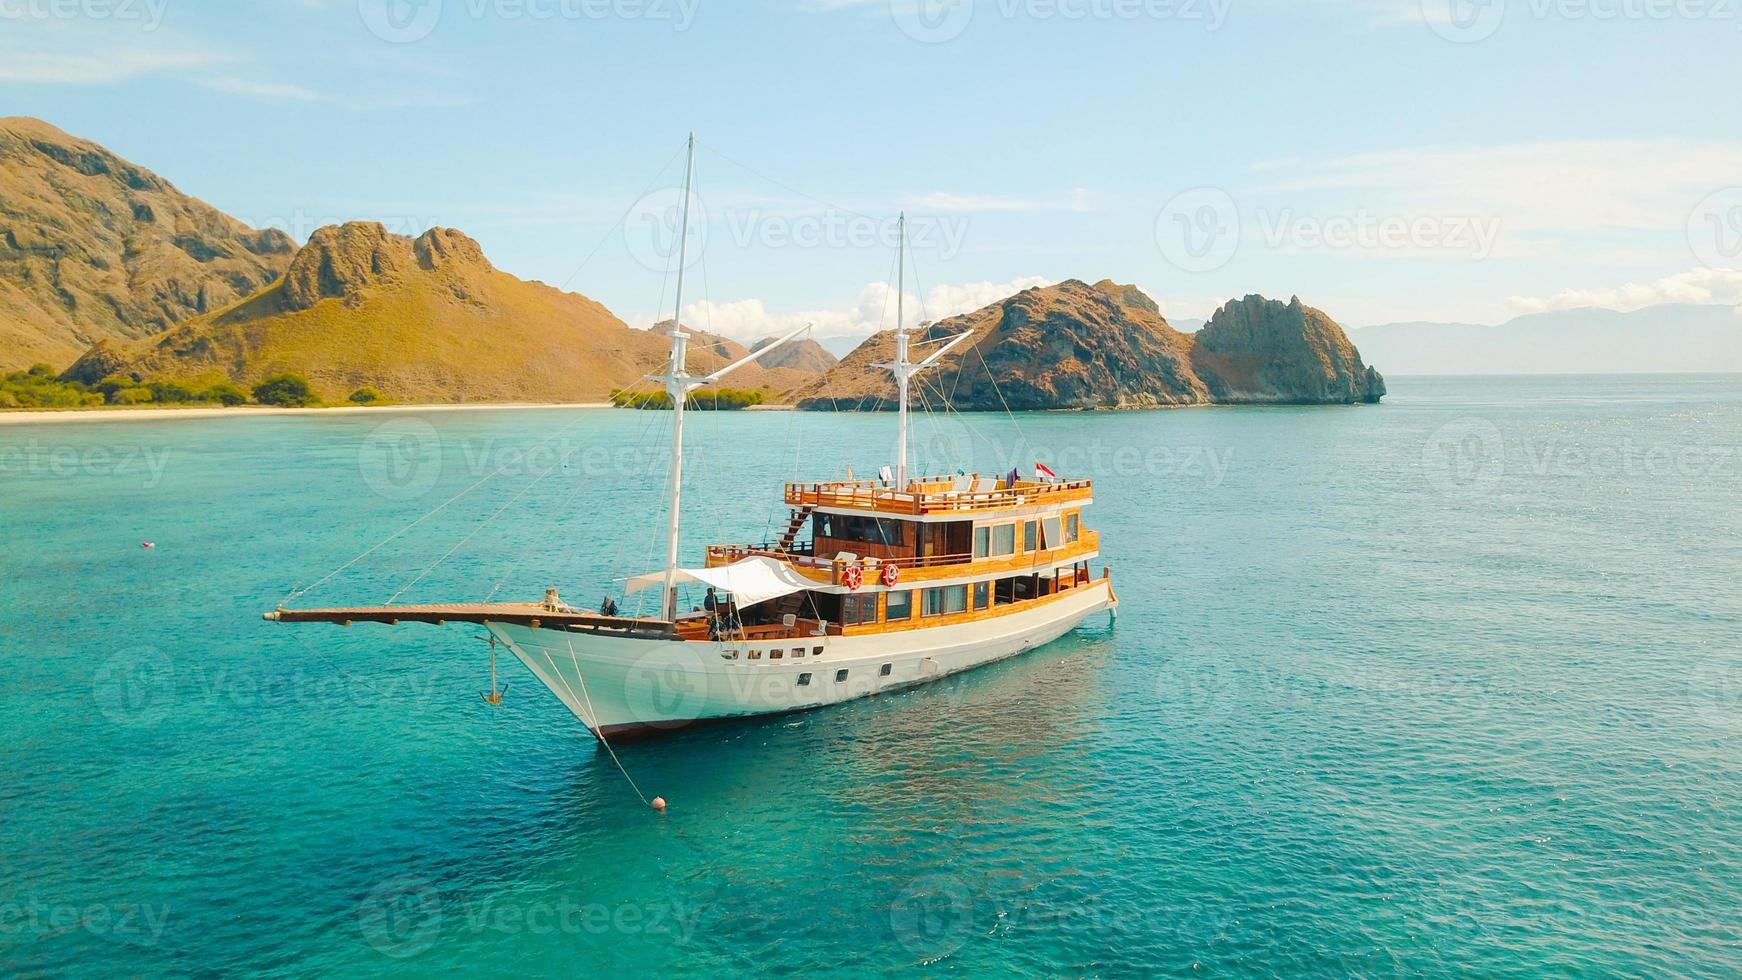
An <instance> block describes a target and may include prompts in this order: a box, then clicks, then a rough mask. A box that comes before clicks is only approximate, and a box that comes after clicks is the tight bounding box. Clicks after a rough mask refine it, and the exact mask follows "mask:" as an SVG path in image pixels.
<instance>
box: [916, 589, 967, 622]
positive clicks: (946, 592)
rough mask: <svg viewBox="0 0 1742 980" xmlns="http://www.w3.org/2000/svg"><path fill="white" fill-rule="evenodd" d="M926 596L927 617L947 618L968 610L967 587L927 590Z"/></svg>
mask: <svg viewBox="0 0 1742 980" xmlns="http://www.w3.org/2000/svg"><path fill="white" fill-rule="evenodd" d="M924 594H925V614H926V615H927V616H947V615H949V614H950V613H959V612H966V611H967V609H968V587H967V586H965V585H950V586H945V587H944V588H941V589H926V590H925V593H924Z"/></svg>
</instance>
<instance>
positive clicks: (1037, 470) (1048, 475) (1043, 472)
mask: <svg viewBox="0 0 1742 980" xmlns="http://www.w3.org/2000/svg"><path fill="white" fill-rule="evenodd" d="M1034 475H1035V476H1038V477H1040V478H1041V479H1043V480H1047V481H1049V482H1050V481H1052V480H1056V479H1058V478H1059V475H1058V474H1057V473H1054V472H1053V471H1052V470H1051V469H1050V468H1048V466H1047V465H1046V464H1045V463H1041V462H1036V463H1035V464H1034Z"/></svg>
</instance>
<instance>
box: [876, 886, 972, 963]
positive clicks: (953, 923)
mask: <svg viewBox="0 0 1742 980" xmlns="http://www.w3.org/2000/svg"><path fill="white" fill-rule="evenodd" d="M973 927H974V897H973V895H972V894H971V893H970V892H969V890H968V886H967V885H966V884H964V883H963V882H962V880H961V879H960V878H957V877H955V876H953V875H944V874H934V875H925V876H923V877H920V878H915V879H914V880H913V881H912V882H910V883H909V884H908V886H907V887H906V888H904V889H902V891H901V894H900V895H897V896H896V898H895V901H893V902H891V903H890V906H889V928H890V930H891V931H892V932H893V933H894V934H895V941H896V942H898V943H900V944H901V946H902V948H903V949H906V950H907V951H908V952H910V953H913V954H914V955H915V956H919V957H921V958H923V959H925V960H927V961H932V960H936V959H938V958H940V957H944V956H948V955H950V954H951V953H954V952H955V951H956V950H958V949H961V948H962V944H963V943H965V942H967V941H968V935H969V933H970V932H971V931H972V929H973Z"/></svg>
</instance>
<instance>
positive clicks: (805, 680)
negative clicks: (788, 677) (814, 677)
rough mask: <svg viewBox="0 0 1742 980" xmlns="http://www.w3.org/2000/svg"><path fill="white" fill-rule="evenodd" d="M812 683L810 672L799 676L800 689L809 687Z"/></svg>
mask: <svg viewBox="0 0 1742 980" xmlns="http://www.w3.org/2000/svg"><path fill="white" fill-rule="evenodd" d="M810 683H811V675H810V672H809V671H806V672H805V673H803V674H800V675H798V686H799V687H809V686H810Z"/></svg>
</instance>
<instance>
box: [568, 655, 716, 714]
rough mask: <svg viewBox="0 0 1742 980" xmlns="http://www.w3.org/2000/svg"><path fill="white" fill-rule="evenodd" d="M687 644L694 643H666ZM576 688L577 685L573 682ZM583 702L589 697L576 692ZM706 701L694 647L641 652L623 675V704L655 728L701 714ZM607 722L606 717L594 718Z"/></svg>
mask: <svg viewBox="0 0 1742 980" xmlns="http://www.w3.org/2000/svg"><path fill="white" fill-rule="evenodd" d="M668 645H669V646H674V647H675V646H683V647H689V646H694V645H695V644H688V643H685V644H677V643H674V644H668ZM576 687H577V688H578V687H579V685H578V684H577V685H576ZM580 693H581V696H582V698H583V702H582V703H583V704H586V703H588V702H591V701H592V698H591V696H590V695H589V694H588V693H587V692H584V691H582V692H580ZM707 701H708V680H707V673H706V665H705V664H704V663H703V662H702V656H701V654H700V653H698V652H697V651H695V650H688V649H684V650H669V651H668V650H657V651H654V652H652V653H646V654H642V655H641V656H640V657H638V658H636V660H635V663H633V664H631V665H630V667H629V669H628V671H626V672H625V673H624V675H623V704H624V706H625V707H626V708H627V709H628V714H629V716H630V717H633V718H645V719H657V720H653V721H649V722H647V724H650V725H652V726H653V727H655V728H667V729H672V728H682V727H684V726H685V725H688V724H689V723H690V722H692V721H694V720H695V719H696V718H698V717H700V716H701V713H702V706H703V705H705V704H707ZM593 720H594V722H595V723H600V722H603V723H605V724H609V719H600V718H594V719H593Z"/></svg>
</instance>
